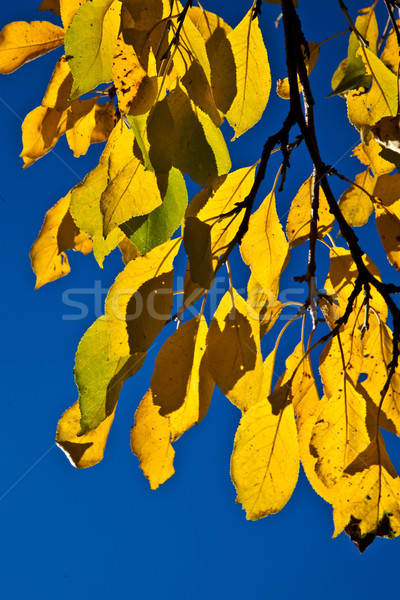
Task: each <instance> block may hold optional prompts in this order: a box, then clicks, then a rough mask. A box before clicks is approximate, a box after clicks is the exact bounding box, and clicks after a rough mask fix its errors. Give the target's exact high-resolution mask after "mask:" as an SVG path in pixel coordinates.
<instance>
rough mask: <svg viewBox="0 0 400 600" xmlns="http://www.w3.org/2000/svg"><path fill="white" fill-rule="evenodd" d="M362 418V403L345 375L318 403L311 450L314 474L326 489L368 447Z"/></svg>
mask: <svg viewBox="0 0 400 600" xmlns="http://www.w3.org/2000/svg"><path fill="white" fill-rule="evenodd" d="M365 419H366V405H365V400H364V398H363V397H362V395H361V394H359V393H358V392H357V391H356V390H355V388H354V386H353V385H352V384H351V382H350V380H349V379H348V378H347V377H346V376H344V377H343V378H342V381H341V382H340V384H339V387H338V389H337V391H336V392H335V393H334V394H333V395H332V396H331V397H329V398H328V397H327V396H324V397H323V398H322V400H321V401H320V404H319V407H318V412H317V414H316V415H315V417H314V426H313V428H312V432H311V440H310V450H311V454H312V455H313V456H314V457H315V458H316V459H317V462H316V465H315V471H316V474H317V476H318V477H319V479H321V481H322V483H323V484H324V485H325V486H326V487H328V488H331V487H333V486H334V485H335V484H337V482H338V481H339V480H340V478H341V477H342V475H343V473H344V471H345V469H346V468H347V467H348V466H349V465H350V463H352V462H353V460H354V459H355V458H356V457H357V455H358V454H359V453H360V452H363V451H364V450H365V449H366V448H367V446H368V444H369V442H370V440H369V436H368V432H367V428H366V423H365ZM317 491H318V490H317Z"/></svg>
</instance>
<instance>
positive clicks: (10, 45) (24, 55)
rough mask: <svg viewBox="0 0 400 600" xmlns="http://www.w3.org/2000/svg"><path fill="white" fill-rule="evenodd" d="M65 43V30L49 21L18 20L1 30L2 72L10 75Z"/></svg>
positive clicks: (0, 68) (0, 60)
mask: <svg viewBox="0 0 400 600" xmlns="http://www.w3.org/2000/svg"><path fill="white" fill-rule="evenodd" d="M63 43H64V30H63V29H62V28H61V27H57V25H53V24H52V23H48V22H47V21H33V22H32V23H26V22H25V21H16V22H15V23H9V24H8V25H6V26H5V27H4V28H3V29H2V31H1V32H0V73H3V74H4V75H8V74H9V73H12V72H13V71H16V70H17V69H19V67H22V65H24V64H25V63H27V62H29V61H30V60H33V59H35V58H37V57H38V56H42V55H43V54H46V52H49V51H50V50H54V48H58V47H59V46H61V45H62V44H63Z"/></svg>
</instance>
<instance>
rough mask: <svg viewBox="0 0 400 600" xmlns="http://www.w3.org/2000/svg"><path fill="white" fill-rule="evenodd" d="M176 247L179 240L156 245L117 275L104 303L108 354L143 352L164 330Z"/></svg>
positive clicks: (124, 354) (169, 310)
mask: <svg viewBox="0 0 400 600" xmlns="http://www.w3.org/2000/svg"><path fill="white" fill-rule="evenodd" d="M179 246H180V240H171V241H169V242H166V243H165V244H162V245H161V246H157V247H156V248H154V249H153V250H152V251H151V252H149V253H148V254H146V255H145V256H138V257H137V258H135V259H134V260H131V261H130V262H128V264H127V265H126V267H125V269H124V270H123V271H122V273H120V274H119V275H118V276H117V278H116V280H115V283H114V284H113V285H112V286H111V288H110V290H109V293H108V296H107V299H106V305H105V312H106V315H107V316H108V317H109V330H110V356H127V355H129V354H134V353H135V352H145V351H146V350H148V348H149V347H150V346H151V344H152V343H153V341H154V339H155V338H156V337H157V335H158V334H159V333H160V331H161V330H162V329H163V327H164V325H165V322H166V321H167V319H168V318H169V316H170V314H171V309H172V298H173V296H172V294H173V289H172V283H173V270H172V262H173V260H174V258H175V256H176V254H177V252H178V250H179Z"/></svg>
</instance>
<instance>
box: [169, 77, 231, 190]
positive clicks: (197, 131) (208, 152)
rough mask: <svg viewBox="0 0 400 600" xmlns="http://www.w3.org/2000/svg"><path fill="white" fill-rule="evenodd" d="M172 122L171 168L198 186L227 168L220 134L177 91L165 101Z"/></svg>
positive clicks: (206, 118) (178, 88) (181, 91)
mask: <svg viewBox="0 0 400 600" xmlns="http://www.w3.org/2000/svg"><path fill="white" fill-rule="evenodd" d="M167 103H168V108H169V111H170V114H171V117H172V122H173V133H172V136H173V146H172V149H171V151H172V164H173V165H174V166H175V167H176V168H177V169H179V170H181V171H183V172H184V173H187V174H188V175H189V176H190V177H191V178H192V179H193V181H195V182H196V183H198V184H199V185H206V184H207V183H209V181H210V180H211V179H213V178H214V177H217V176H218V175H224V174H226V173H227V172H228V171H229V169H230V168H231V161H230V158H229V153H228V149H227V147H226V143H225V140H224V137H223V135H222V133H221V131H220V130H219V129H218V127H216V126H215V125H214V124H213V122H212V121H211V120H210V119H209V118H208V116H207V115H206V114H205V113H204V112H203V111H202V110H201V109H200V108H198V107H197V106H196V105H195V104H193V102H191V101H190V99H189V98H188V96H187V95H186V94H185V93H184V91H183V90H182V88H181V87H176V88H175V89H174V90H172V92H170V94H169V95H168V99H167Z"/></svg>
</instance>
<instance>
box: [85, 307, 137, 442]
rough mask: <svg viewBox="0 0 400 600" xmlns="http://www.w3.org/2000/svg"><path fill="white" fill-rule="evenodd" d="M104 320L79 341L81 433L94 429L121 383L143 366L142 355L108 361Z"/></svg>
mask: <svg viewBox="0 0 400 600" xmlns="http://www.w3.org/2000/svg"><path fill="white" fill-rule="evenodd" d="M109 337H110V336H109V331H108V324H107V320H105V319H104V318H99V319H97V321H95V322H94V323H93V325H92V326H91V327H90V328H89V329H88V330H87V331H86V333H85V335H84V336H83V338H82V339H81V341H80V343H79V346H78V351H77V353H76V358H75V369H74V372H75V381H76V385H77V386H78V390H79V408H80V411H81V415H82V416H81V430H80V432H79V435H82V434H86V433H88V432H89V431H92V430H94V429H96V428H97V427H98V426H99V425H100V423H102V422H103V421H104V420H105V419H106V418H107V417H108V416H110V415H111V414H112V413H113V412H114V410H115V407H116V404H117V402H118V398H119V394H120V392H121V388H122V385H123V383H124V382H125V381H126V380H127V379H128V378H129V377H132V375H134V374H135V373H136V372H137V371H138V370H139V369H140V368H141V367H142V365H143V361H144V359H145V354H144V353H137V354H135V355H133V356H125V357H117V358H111V357H110V356H109V351H110V339H109Z"/></svg>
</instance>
